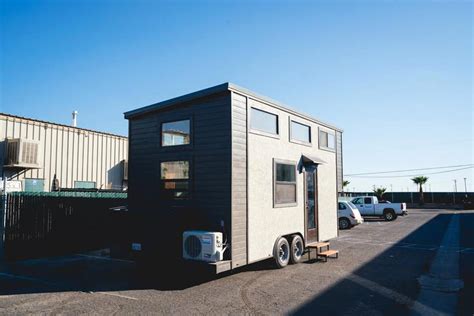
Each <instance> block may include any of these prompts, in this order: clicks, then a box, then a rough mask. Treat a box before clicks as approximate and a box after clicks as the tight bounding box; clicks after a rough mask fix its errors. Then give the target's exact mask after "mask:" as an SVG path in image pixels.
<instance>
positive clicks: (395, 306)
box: [293, 213, 474, 315]
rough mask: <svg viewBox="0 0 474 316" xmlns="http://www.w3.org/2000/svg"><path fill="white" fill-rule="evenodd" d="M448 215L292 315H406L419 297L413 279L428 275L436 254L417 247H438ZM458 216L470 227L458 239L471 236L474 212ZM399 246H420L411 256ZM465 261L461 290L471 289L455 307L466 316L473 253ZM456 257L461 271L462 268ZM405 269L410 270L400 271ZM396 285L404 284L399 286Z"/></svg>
mask: <svg viewBox="0 0 474 316" xmlns="http://www.w3.org/2000/svg"><path fill="white" fill-rule="evenodd" d="M451 216H452V214H440V215H437V216H436V217H434V218H433V219H431V220H430V221H428V222H427V223H425V224H424V225H423V226H421V227H420V228H418V229H417V230H416V231H414V232H413V233H411V234H410V235H407V236H406V237H405V238H403V239H402V240H400V241H399V243H396V244H394V245H393V246H392V247H390V248H389V249H387V250H386V251H384V252H383V253H381V254H380V255H378V256H377V257H376V258H374V259H372V260H371V261H369V262H368V263H367V264H365V265H364V266H362V267H361V268H359V269H358V270H356V271H355V272H354V273H353V274H351V275H349V276H347V277H346V278H345V279H344V280H343V281H340V282H339V283H337V284H335V285H333V286H332V287H331V288H329V289H328V290H326V291H325V292H324V293H322V294H320V295H318V296H316V297H313V298H312V299H311V300H309V301H307V302H306V303H305V304H304V305H303V306H301V307H300V308H298V309H297V310H295V311H293V313H294V314H297V315H310V314H311V315H314V314H315V313H316V312H317V313H318V314H319V313H321V314H322V315H326V314H331V313H334V314H361V313H364V312H367V311H368V310H372V311H377V312H378V313H381V314H383V315H406V314H410V313H411V311H410V308H411V306H410V304H411V303H412V302H413V301H416V299H417V296H418V293H419V285H418V282H417V278H418V277H419V276H420V275H422V274H424V273H428V272H429V268H430V264H431V261H432V260H433V258H434V256H435V254H436V251H428V249H429V248H430V247H426V250H424V249H423V245H426V246H428V245H433V244H436V245H439V244H440V243H441V241H442V238H443V236H444V232H445V231H446V228H447V225H448V224H449V222H450V219H451ZM462 216H463V218H462V222H465V223H466V222H470V223H471V224H468V225H467V226H466V224H465V225H464V226H462V227H461V235H462V236H464V235H466V234H467V232H468V231H471V232H469V234H471V235H472V234H473V233H472V227H474V213H472V214H462ZM407 220H409V218H408V219H407ZM471 238H472V236H471ZM472 242H474V241H472ZM472 242H471V243H472ZM463 243H464V244H463ZM399 244H401V245H404V244H417V245H420V248H419V249H418V250H416V251H415V250H412V249H411V250H407V249H404V248H403V246H400V245H399ZM361 246H362V245H361ZM461 247H467V246H466V239H465V238H461ZM471 247H472V245H471ZM466 257H470V260H471V261H470V262H469V263H468V264H467V262H466V263H465V265H464V269H465V271H464V276H466V273H467V274H469V275H470V277H471V279H465V282H468V283H470V284H467V286H465V289H469V288H471V290H468V291H465V292H464V293H458V294H459V296H464V300H463V299H461V300H460V305H459V306H460V309H462V310H461V311H460V313H461V314H464V313H466V312H467V311H471V312H470V314H472V308H473V307H472V304H473V303H472V300H469V299H466V298H469V297H471V296H469V295H472V285H473V284H472V274H473V273H474V272H473V270H474V265H472V263H473V262H472V259H473V257H474V253H473V254H466ZM462 258H463V257H461V266H462V265H463V261H462V260H463V259H462ZM470 264H471V265H470ZM408 266H409V267H410V268H407V269H404V267H408ZM467 271H468V272H467ZM462 273H463V272H461V274H462ZM461 277H463V275H461ZM400 280H408V281H407V282H400Z"/></svg>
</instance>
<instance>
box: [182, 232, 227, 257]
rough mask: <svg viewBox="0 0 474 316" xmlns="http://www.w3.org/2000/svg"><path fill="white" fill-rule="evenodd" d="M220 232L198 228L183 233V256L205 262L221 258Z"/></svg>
mask: <svg viewBox="0 0 474 316" xmlns="http://www.w3.org/2000/svg"><path fill="white" fill-rule="evenodd" d="M223 253H224V250H223V241H222V233H218V232H207V231H200V230H192V231H186V232H184V233H183V258H184V259H191V260H199V261H206V262H217V261H221V260H222V259H223Z"/></svg>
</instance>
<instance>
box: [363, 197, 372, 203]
mask: <svg viewBox="0 0 474 316" xmlns="http://www.w3.org/2000/svg"><path fill="white" fill-rule="evenodd" d="M364 204H372V199H371V198H364Z"/></svg>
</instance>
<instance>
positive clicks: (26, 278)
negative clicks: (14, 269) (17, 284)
mask: <svg viewBox="0 0 474 316" xmlns="http://www.w3.org/2000/svg"><path fill="white" fill-rule="evenodd" d="M0 276H3V277H7V278H10V279H18V280H23V281H30V282H35V283H41V284H44V285H47V286H54V287H55V286H57V284H55V283H51V282H48V281H45V280H41V279H38V278H32V277H28V276H24V275H18V274H11V273H5V272H0Z"/></svg>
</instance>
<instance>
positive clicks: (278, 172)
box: [274, 161, 297, 206]
mask: <svg viewBox="0 0 474 316" xmlns="http://www.w3.org/2000/svg"><path fill="white" fill-rule="evenodd" d="M296 192H297V191H296V165H295V164H289V163H283V162H277V161H275V163H274V206H294V205H296V204H297V201H296Z"/></svg>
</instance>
